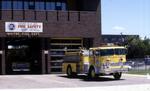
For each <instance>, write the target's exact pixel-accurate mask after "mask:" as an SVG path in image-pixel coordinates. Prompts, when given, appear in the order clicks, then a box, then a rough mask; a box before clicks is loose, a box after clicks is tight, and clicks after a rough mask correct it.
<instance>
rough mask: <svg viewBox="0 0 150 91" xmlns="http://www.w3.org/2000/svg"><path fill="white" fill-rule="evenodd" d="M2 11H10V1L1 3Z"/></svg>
mask: <svg viewBox="0 0 150 91" xmlns="http://www.w3.org/2000/svg"><path fill="white" fill-rule="evenodd" d="M1 6H2V9H11V1H2V5H1Z"/></svg>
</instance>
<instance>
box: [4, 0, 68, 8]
mask: <svg viewBox="0 0 150 91" xmlns="http://www.w3.org/2000/svg"><path fill="white" fill-rule="evenodd" d="M1 9H2V10H67V5H66V1H65V0H59V1H57V0H55V1H54V0H50V1H45V0H36V1H35V0H34V1H31V0H2V1H1Z"/></svg>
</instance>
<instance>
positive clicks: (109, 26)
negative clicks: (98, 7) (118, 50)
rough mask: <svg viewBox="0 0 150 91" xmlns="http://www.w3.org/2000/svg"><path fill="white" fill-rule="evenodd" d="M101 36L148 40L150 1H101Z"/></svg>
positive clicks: (149, 33) (149, 36) (149, 35)
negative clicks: (114, 35) (125, 35)
mask: <svg viewBox="0 0 150 91" xmlns="http://www.w3.org/2000/svg"><path fill="white" fill-rule="evenodd" d="M101 4H102V34H121V33H122V34H129V35H140V37H142V38H144V37H147V38H150V0H101Z"/></svg>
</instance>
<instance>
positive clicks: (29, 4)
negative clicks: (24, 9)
mask: <svg viewBox="0 0 150 91" xmlns="http://www.w3.org/2000/svg"><path fill="white" fill-rule="evenodd" d="M28 7H29V9H35V4H34V2H33V1H30V2H29V3H28Z"/></svg>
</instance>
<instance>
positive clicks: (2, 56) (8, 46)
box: [0, 0, 101, 74]
mask: <svg viewBox="0 0 150 91" xmlns="http://www.w3.org/2000/svg"><path fill="white" fill-rule="evenodd" d="M100 10H101V6H100V0H1V1H0V65H1V67H0V73H1V74H49V73H61V70H62V68H61V66H62V62H63V56H64V52H65V51H77V50H79V47H86V48H89V47H94V46H99V45H100V41H101V22H100V21H101V11H100Z"/></svg>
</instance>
